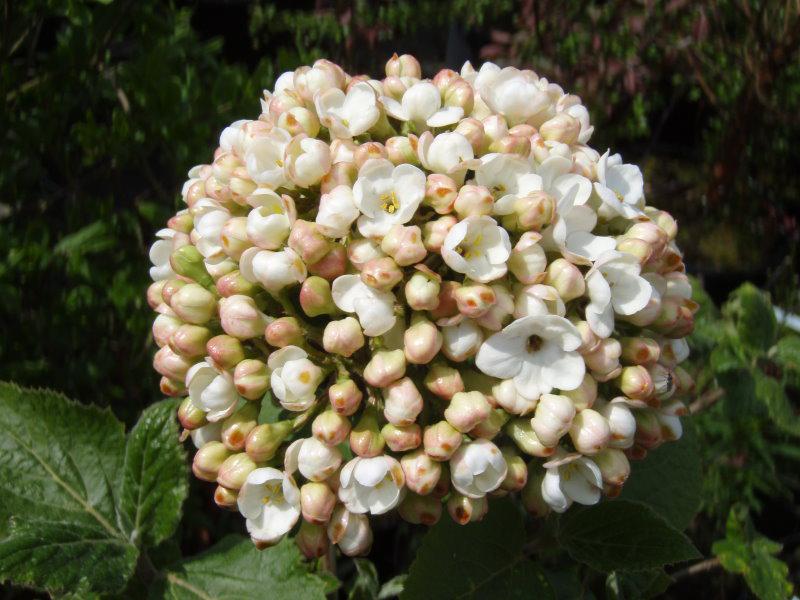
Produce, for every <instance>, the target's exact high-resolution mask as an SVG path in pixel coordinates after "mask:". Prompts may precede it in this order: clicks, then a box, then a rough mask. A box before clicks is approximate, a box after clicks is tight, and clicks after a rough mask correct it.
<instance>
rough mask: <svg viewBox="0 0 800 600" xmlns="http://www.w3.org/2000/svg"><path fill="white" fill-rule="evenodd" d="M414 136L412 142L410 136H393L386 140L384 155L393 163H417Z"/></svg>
mask: <svg viewBox="0 0 800 600" xmlns="http://www.w3.org/2000/svg"><path fill="white" fill-rule="evenodd" d="M416 146H417V142H416V138H414V141H413V142H412V138H411V136H408V137H406V136H394V137H390V138H389V139H388V140H386V156H387V157H388V158H389V160H390V161H392V163H393V164H394V165H402V164H411V165H417V164H419V158H418V156H417V151H416Z"/></svg>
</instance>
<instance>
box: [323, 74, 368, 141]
mask: <svg viewBox="0 0 800 600" xmlns="http://www.w3.org/2000/svg"><path fill="white" fill-rule="evenodd" d="M314 105H315V107H316V109H317V114H318V115H319V121H320V123H322V124H323V125H324V126H325V127H327V128H328V129H330V130H331V133H332V134H333V135H334V136H336V137H337V138H343V139H347V138H352V137H355V136H357V135H361V134H362V133H365V132H366V131H367V130H368V129H369V128H370V127H372V126H373V125H375V123H377V122H378V119H379V118H380V109H379V108H378V99H377V97H376V96H375V90H373V89H372V87H371V86H370V85H369V84H368V83H365V82H361V83H357V84H355V85H354V86H352V87H351V88H350V89H349V90H348V91H347V94H345V93H344V92H343V91H342V90H340V89H338V88H332V89H329V90H326V91H324V92H322V93H321V94H319V95H317V97H316V98H315V99H314Z"/></svg>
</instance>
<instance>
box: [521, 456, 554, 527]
mask: <svg viewBox="0 0 800 600" xmlns="http://www.w3.org/2000/svg"><path fill="white" fill-rule="evenodd" d="M544 475H545V470H544V469H542V468H541V467H540V466H539V465H535V466H534V465H533V463H531V469H530V471H529V473H528V482H527V483H526V484H525V487H524V488H522V494H521V495H520V497H521V499H522V505H523V506H524V507H525V510H527V511H528V512H529V513H530V514H531V515H533V516H534V517H539V518H544V517H546V516H547V515H548V514H550V510H551V509H550V505H549V504H548V503H547V502H545V499H544V498H543V497H542V480H543V479H544Z"/></svg>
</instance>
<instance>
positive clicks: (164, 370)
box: [153, 346, 192, 381]
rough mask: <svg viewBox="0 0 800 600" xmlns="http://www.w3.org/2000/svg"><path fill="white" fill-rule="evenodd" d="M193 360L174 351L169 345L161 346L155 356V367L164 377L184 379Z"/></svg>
mask: <svg viewBox="0 0 800 600" xmlns="http://www.w3.org/2000/svg"><path fill="white" fill-rule="evenodd" d="M191 366H192V361H191V360H188V359H186V358H184V357H182V356H181V355H180V354H176V353H175V352H173V350H172V348H170V347H169V346H164V347H163V348H159V349H158V351H157V352H156V353H155V355H154V356H153V368H154V369H155V370H156V371H157V372H158V373H159V374H160V375H163V376H164V377H168V378H169V379H176V380H178V381H183V380H184V379H186V373H187V371H188V370H189V367H191Z"/></svg>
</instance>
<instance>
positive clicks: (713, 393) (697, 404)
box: [689, 388, 725, 414]
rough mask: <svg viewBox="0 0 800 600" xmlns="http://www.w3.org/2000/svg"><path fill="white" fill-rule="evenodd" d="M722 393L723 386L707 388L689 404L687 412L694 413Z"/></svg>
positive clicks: (706, 406)
mask: <svg viewBox="0 0 800 600" xmlns="http://www.w3.org/2000/svg"><path fill="white" fill-rule="evenodd" d="M724 395H725V390H724V389H723V388H714V389H713V390H708V391H707V392H705V393H704V394H703V395H702V396H700V397H699V398H698V399H697V400H695V401H694V402H692V403H691V404H690V405H689V413H690V414H696V413H699V412H700V411H701V410H705V409H707V408H708V407H709V406H711V405H712V404H714V403H715V402H716V401H717V400H719V399H720V398H722V397H723V396H724Z"/></svg>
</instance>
